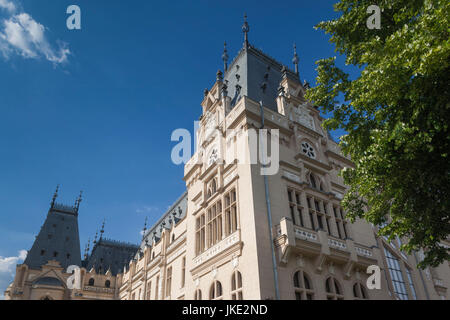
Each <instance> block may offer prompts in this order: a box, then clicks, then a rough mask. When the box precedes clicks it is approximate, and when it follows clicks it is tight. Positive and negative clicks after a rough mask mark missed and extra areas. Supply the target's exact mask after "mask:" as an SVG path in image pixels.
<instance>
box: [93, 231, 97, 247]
mask: <svg viewBox="0 0 450 320" xmlns="http://www.w3.org/2000/svg"><path fill="white" fill-rule="evenodd" d="M97 237H98V231H95V237H94V244H96V243H97Z"/></svg>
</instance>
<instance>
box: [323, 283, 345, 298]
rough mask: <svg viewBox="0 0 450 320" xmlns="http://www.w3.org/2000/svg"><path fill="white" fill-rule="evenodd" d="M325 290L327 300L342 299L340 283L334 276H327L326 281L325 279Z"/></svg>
mask: <svg viewBox="0 0 450 320" xmlns="http://www.w3.org/2000/svg"><path fill="white" fill-rule="evenodd" d="M325 290H326V292H327V299H328V300H344V295H343V292H342V289H341V285H340V284H339V282H338V281H337V280H336V279H335V278H333V277H329V278H328V279H327V281H325Z"/></svg>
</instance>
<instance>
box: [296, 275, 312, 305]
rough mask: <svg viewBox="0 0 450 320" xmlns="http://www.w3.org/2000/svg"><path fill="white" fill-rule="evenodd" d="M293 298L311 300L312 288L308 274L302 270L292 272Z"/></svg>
mask: <svg viewBox="0 0 450 320" xmlns="http://www.w3.org/2000/svg"><path fill="white" fill-rule="evenodd" d="M294 290H295V300H313V299H314V290H313V287H312V282H311V280H310V278H309V276H308V275H307V274H306V273H305V272H303V271H302V270H299V271H297V272H296V273H294Z"/></svg>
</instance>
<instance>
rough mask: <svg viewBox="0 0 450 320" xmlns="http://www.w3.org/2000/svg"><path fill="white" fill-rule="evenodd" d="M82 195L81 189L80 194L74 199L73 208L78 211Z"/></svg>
mask: <svg viewBox="0 0 450 320" xmlns="http://www.w3.org/2000/svg"><path fill="white" fill-rule="evenodd" d="M82 196H83V190H81V191H80V195H79V196H78V199H77V200H75V209H77V212H78V209H80V203H81V201H83V198H82Z"/></svg>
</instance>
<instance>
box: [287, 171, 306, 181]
mask: <svg viewBox="0 0 450 320" xmlns="http://www.w3.org/2000/svg"><path fill="white" fill-rule="evenodd" d="M283 176H284V177H286V178H288V179H289V180H292V181H295V182H298V183H301V182H302V179H300V177H299V176H298V175H296V174H293V173H291V172H289V171H286V170H284V171H283Z"/></svg>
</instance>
